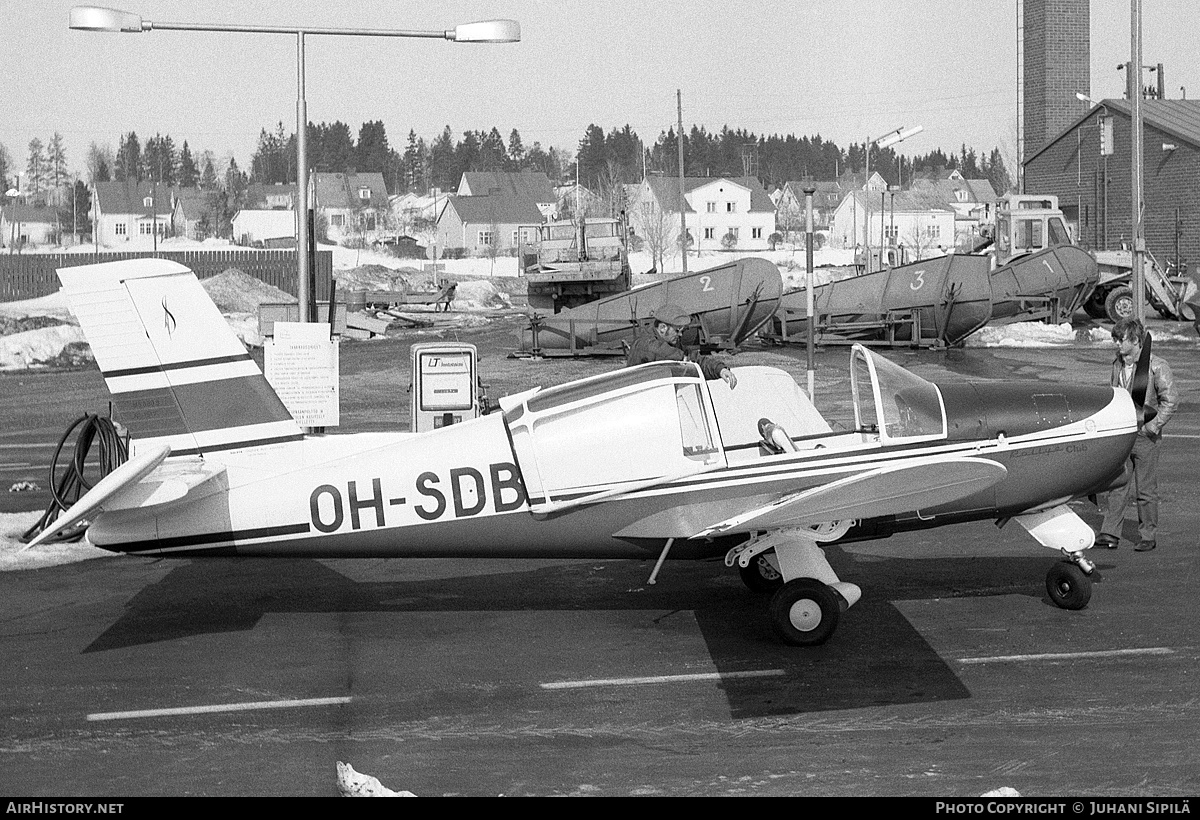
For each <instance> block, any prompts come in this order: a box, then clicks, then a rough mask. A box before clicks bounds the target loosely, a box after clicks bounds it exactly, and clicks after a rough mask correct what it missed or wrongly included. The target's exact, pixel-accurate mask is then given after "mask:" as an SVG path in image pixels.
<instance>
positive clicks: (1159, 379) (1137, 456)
mask: <svg viewBox="0 0 1200 820" xmlns="http://www.w3.org/2000/svg"><path fill="white" fill-rule="evenodd" d="M1112 338H1113V342H1114V343H1115V344H1116V345H1117V355H1116V358H1115V359H1114V360H1113V365H1112V379H1111V383H1112V385H1113V387H1120V388H1123V389H1125V390H1128V391H1129V392H1130V394H1131V395H1132V396H1133V400H1134V404H1135V405H1137V413H1138V434H1137V439H1136V440H1135V441H1134V443H1133V452H1132V453H1131V454H1130V456H1129V460H1130V462H1131V465H1132V471H1131V470H1129V469H1126V473H1127V474H1131V475H1132V477H1131V478H1130V480H1129V482H1128V483H1127V484H1126V485H1125V486H1124V487H1121V488H1119V489H1117V490H1114V491H1112V492H1110V493H1109V494H1108V509H1107V511H1106V512H1105V514H1104V523H1103V524H1101V526H1100V534H1099V535H1098V536H1096V546H1097V547H1107V548H1108V549H1110V550H1112V549H1116V548H1117V545H1118V544H1119V543H1120V541H1121V538H1120V534H1121V525H1122V522H1123V521H1124V520H1125V508H1126V507H1127V506H1128V505H1129V502H1130V501H1131V500H1133V499H1135V498H1136V500H1137V513H1138V537H1139V539H1140V540H1139V541H1138V544H1137V546H1136V547H1134V549H1135V550H1136V551H1138V552H1148V551H1150V550H1152V549H1154V548H1155V547H1156V546H1158V542H1157V531H1158V456H1159V449H1160V445H1161V442H1162V431H1163V427H1165V426H1166V424H1167V422H1168V421H1170V420H1171V416H1172V415H1173V414H1174V413H1175V408H1177V407H1178V406H1179V393H1178V390H1177V389H1176V387H1175V379H1174V377H1173V376H1172V375H1171V367H1170V365H1168V364H1167V363H1166V361H1165V360H1163V359H1162V358H1161V357H1160V356H1158V355H1156V354H1154V353H1151V352H1150V351H1149V346H1150V338H1149V336H1148V335H1147V333H1146V328H1145V327H1144V326H1143V325H1142V323H1141V322H1139V321H1137V320H1136V319H1124V320H1122V321H1120V322H1117V323H1116V325H1114V326H1113V329H1112ZM1143 347H1145V348H1146V351H1145V352H1146V353H1147V354H1148V355H1147V356H1143V355H1142V354H1143ZM1143 359H1146V360H1147V361H1146V362H1144V363H1143ZM1139 365H1141V366H1139Z"/></svg>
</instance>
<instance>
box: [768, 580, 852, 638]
mask: <svg viewBox="0 0 1200 820" xmlns="http://www.w3.org/2000/svg"><path fill="white" fill-rule="evenodd" d="M841 614H842V606H841V601H839V600H838V594H837V593H836V592H834V591H833V590H832V589H830V588H829V587H828V586H826V585H825V584H823V583H821V582H820V581H818V580H816V579H815V578H794V579H792V580H791V581H788V582H787V583H786V584H784V585H783V586H782V587H780V588H779V590H778V591H777V592H776V593H775V595H774V596H773V597H772V598H771V626H772V627H774V629H775V633H776V634H777V635H779V637H780V638H782V639H783V640H784V641H786V642H787V643H790V644H791V645H792V646H816V645H817V644H822V643H825V641H827V640H829V636H830V635H832V634H833V631H834V630H835V629H837V625H838V618H840V617H841Z"/></svg>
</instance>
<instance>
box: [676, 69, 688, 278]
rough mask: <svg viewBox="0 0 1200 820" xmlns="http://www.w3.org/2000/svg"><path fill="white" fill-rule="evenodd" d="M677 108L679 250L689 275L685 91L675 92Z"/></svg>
mask: <svg viewBox="0 0 1200 820" xmlns="http://www.w3.org/2000/svg"><path fill="white" fill-rule="evenodd" d="M675 107H676V111H677V112H678V115H679V133H678V134H677V135H676V139H675V142H676V143H677V144H678V145H679V249H680V250H681V251H683V273H684V275H685V276H686V275H687V272H688V270H687V216H686V214H685V211H687V200H686V199H684V196H683V192H684V189H683V90H682V89H676V91H675Z"/></svg>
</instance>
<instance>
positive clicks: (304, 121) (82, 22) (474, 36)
mask: <svg viewBox="0 0 1200 820" xmlns="http://www.w3.org/2000/svg"><path fill="white" fill-rule="evenodd" d="M70 28H72V29H76V30H79V31H112V32H143V31H154V30H160V31H231V32H240V33H246V34H289V35H293V36H294V37H295V38H296V260H297V262H296V274H297V281H296V296H297V299H298V301H299V303H300V305H299V307H300V321H301V322H307V321H309V320H310V317H311V304H312V297H311V294H310V292H309V266H308V261H309V260H308V241H309V240H308V155H307V147H308V107H307V104H306V103H305V100H304V38H305V36H306V35H309V34H313V35H316V34H332V35H342V36H346V37H420V38H426V39H436V40H451V41H453V42H456V43H515V42H519V41H520V39H521V25H520V23H518V22H517V21H516V20H484V21H480V22H477V23H464V24H462V25H459V26H456V27H454V28H452V29H445V30H438V31H399V30H394V29H366V28H363V29H357V28H307V27H300V26H238V25H222V24H207V23H162V22H151V21H149V20H143V19H142V18H141V17H139V16H138V15H136V14H131V13H130V12H126V11H118V10H117V9H110V8H103V7H100V6H75V7H74V8H72V9H71V17H70ZM330 310H331V311H332V310H333V306H332V305H330Z"/></svg>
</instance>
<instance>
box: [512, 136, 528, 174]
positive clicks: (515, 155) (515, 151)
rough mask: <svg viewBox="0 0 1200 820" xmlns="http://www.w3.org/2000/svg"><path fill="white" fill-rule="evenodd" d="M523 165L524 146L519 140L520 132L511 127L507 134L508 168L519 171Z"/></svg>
mask: <svg viewBox="0 0 1200 820" xmlns="http://www.w3.org/2000/svg"><path fill="white" fill-rule="evenodd" d="M524 167H525V146H524V144H523V143H522V142H521V132H519V131H518V130H517V129H515V128H514V129H513V130H512V132H511V133H510V134H509V135H508V170H510V171H520V170H522V169H523V168H524Z"/></svg>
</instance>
